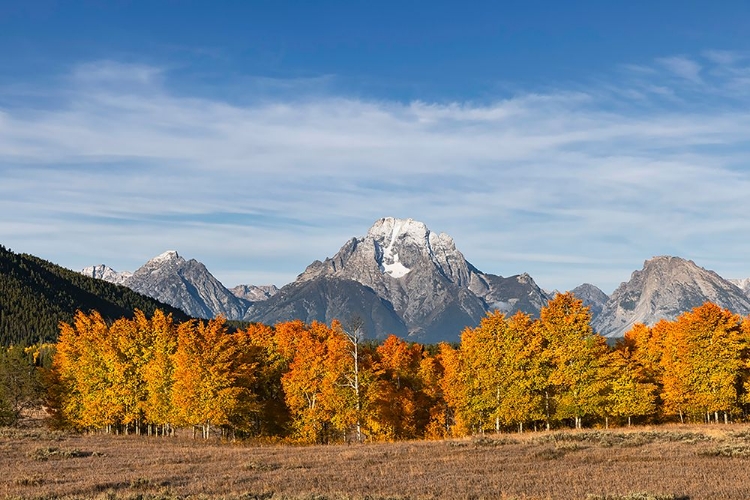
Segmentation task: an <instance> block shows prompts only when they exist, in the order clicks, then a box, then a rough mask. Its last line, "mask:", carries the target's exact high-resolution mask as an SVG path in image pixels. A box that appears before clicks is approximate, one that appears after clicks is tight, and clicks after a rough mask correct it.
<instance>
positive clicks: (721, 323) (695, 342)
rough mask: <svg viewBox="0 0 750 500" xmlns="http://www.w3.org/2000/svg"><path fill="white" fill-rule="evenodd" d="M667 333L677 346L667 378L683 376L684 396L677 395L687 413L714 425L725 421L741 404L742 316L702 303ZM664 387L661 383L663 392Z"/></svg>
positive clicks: (677, 321)
mask: <svg viewBox="0 0 750 500" xmlns="http://www.w3.org/2000/svg"><path fill="white" fill-rule="evenodd" d="M671 331H672V333H673V334H674V335H675V337H676V338H675V344H676V345H675V346H674V347H673V351H672V352H673V353H674V354H675V355H674V356H673V358H672V359H670V362H671V364H670V367H671V369H672V370H671V371H669V370H667V372H668V373H667V375H669V378H671V379H672V378H678V377H679V378H681V381H680V382H679V388H680V389H681V390H683V391H684V392H685V394H684V395H681V396H682V401H683V402H684V404H685V406H686V408H687V410H688V411H690V412H691V413H692V414H695V415H697V414H701V415H702V416H705V418H706V420H709V421H710V420H711V418H712V417H713V418H714V419H715V421H717V422H718V420H719V415H720V414H723V417H724V422H728V419H729V415H730V414H731V413H732V412H733V411H735V410H737V409H738V408H739V406H740V404H741V401H742V393H741V392H740V391H738V388H739V387H741V386H742V383H741V381H742V374H743V368H744V366H743V365H744V362H743V359H742V356H743V351H744V350H745V349H746V345H745V341H744V340H745V339H744V338H743V332H742V328H741V319H740V317H739V316H737V315H735V314H733V313H732V312H730V311H728V310H726V309H722V308H720V307H719V306H717V305H715V304H712V303H706V304H704V305H702V306H700V307H696V308H695V309H693V310H692V311H689V312H686V313H683V314H681V315H680V316H679V317H678V318H677V319H676V320H675V322H674V328H673V329H672V330H671ZM666 388H667V387H666V383H665V392H666ZM668 396H669V394H666V395H665V398H667V397H668Z"/></svg>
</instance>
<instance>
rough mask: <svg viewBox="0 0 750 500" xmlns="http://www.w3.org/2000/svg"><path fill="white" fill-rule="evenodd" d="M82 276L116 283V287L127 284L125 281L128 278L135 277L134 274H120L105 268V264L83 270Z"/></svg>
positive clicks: (107, 267) (124, 272)
mask: <svg viewBox="0 0 750 500" xmlns="http://www.w3.org/2000/svg"><path fill="white" fill-rule="evenodd" d="M81 274H83V275H84V276H89V277H91V278H96V279H100V280H104V281H107V282H109V283H114V284H115V285H122V284H124V283H125V281H127V279H128V278H130V277H131V276H133V273H131V272H128V271H123V272H121V273H118V272H117V271H115V270H114V269H112V268H111V267H109V266H105V265H104V264H99V265H97V266H89V267H85V268H83V269H81Z"/></svg>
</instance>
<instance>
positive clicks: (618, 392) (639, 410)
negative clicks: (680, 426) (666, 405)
mask: <svg viewBox="0 0 750 500" xmlns="http://www.w3.org/2000/svg"><path fill="white" fill-rule="evenodd" d="M644 328H645V327H644ZM608 371H609V384H610V391H609V398H608V404H607V411H608V414H610V415H612V416H614V417H621V418H626V419H627V422H628V427H630V425H631V424H632V418H633V417H641V416H647V415H653V414H655V413H656V395H657V386H656V384H653V383H651V382H649V381H648V379H646V378H645V377H644V375H643V373H644V370H643V368H642V367H641V366H639V363H638V359H637V358H636V357H635V356H633V354H632V350H631V348H630V347H629V346H628V344H627V343H626V342H623V343H621V344H619V345H618V346H617V348H616V349H615V350H613V351H612V352H611V353H610V356H609V363H608Z"/></svg>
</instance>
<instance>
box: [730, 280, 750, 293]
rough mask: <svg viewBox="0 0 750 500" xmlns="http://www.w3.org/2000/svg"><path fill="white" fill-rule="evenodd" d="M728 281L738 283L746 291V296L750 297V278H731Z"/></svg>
mask: <svg viewBox="0 0 750 500" xmlns="http://www.w3.org/2000/svg"><path fill="white" fill-rule="evenodd" d="M727 281H729V282H730V283H732V284H733V285H737V286H738V287H739V288H740V289H741V290H742V291H743V292H745V295H746V296H748V297H750V278H742V279H730V280H727Z"/></svg>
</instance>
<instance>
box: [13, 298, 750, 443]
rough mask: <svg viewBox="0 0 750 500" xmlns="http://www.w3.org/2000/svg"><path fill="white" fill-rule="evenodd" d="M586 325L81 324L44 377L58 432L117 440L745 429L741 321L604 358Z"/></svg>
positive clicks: (669, 326)
mask: <svg viewBox="0 0 750 500" xmlns="http://www.w3.org/2000/svg"><path fill="white" fill-rule="evenodd" d="M590 319H591V317H590V313H589V309H588V308H587V307H584V306H583V304H582V302H581V301H580V300H578V299H576V298H575V297H574V296H573V295H572V294H570V293H566V294H560V295H558V296H556V297H555V298H554V299H553V300H552V301H550V302H549V303H548V304H547V306H545V307H544V308H543V309H542V311H541V314H540V317H539V318H538V319H534V318H532V317H530V316H529V315H527V314H524V313H520V312H519V313H516V314H515V315H513V316H510V317H509V316H506V315H504V314H501V313H499V312H493V313H489V314H488V315H487V316H486V317H485V318H484V319H483V320H482V321H481V323H480V325H479V326H477V327H476V328H467V329H465V330H464V331H463V333H462V334H461V341H460V344H458V345H450V344H446V343H443V344H440V345H437V346H423V345H420V344H416V343H410V342H406V341H404V340H402V339H399V338H397V337H395V336H390V337H388V338H387V339H385V340H384V341H383V342H381V343H378V344H376V343H373V342H367V341H365V340H364V339H363V332H362V330H361V328H360V327H359V325H358V324H357V323H356V322H353V323H352V324H348V325H342V324H341V323H340V322H337V321H334V322H333V323H332V324H331V325H326V324H323V323H316V322H313V323H312V324H304V323H302V322H301V321H290V322H284V323H278V324H277V325H275V326H274V327H270V326H266V325H262V324H251V325H248V326H247V327H246V328H244V329H239V330H235V331H233V332H232V333H230V329H229V328H228V326H227V323H226V322H225V321H224V320H223V319H222V318H218V319H214V320H210V321H197V320H190V321H184V322H181V323H178V322H176V321H174V320H173V318H172V317H171V316H170V315H167V314H164V313H163V312H161V311H159V310H157V311H156V312H155V313H154V314H153V316H151V317H150V318H148V317H147V316H146V315H145V314H143V313H142V312H140V311H138V312H136V314H135V316H134V317H133V318H132V319H128V318H123V319H120V320H117V321H115V322H113V323H112V322H107V321H105V319H104V318H103V317H102V316H101V315H100V314H98V313H97V312H91V313H90V314H84V313H81V312H79V313H77V314H76V316H75V318H74V321H72V322H71V323H62V324H61V327H60V336H59V340H58V343H57V345H56V348H55V352H54V356H53V357H52V358H51V359H52V361H51V364H49V363H48V365H49V368H48V369H45V368H38V371H39V373H42V374H43V377H42V378H41V379H39V380H42V382H43V385H44V387H45V391H46V405H47V406H48V409H49V411H50V412H51V414H52V421H53V423H54V424H55V425H58V426H62V427H69V428H74V429H78V430H86V431H98V432H112V433H114V432H117V433H137V434H141V433H145V434H158V435H170V434H173V433H174V429H176V428H184V427H187V428H192V429H193V433H194V435H195V433H196V432H200V433H201V435H202V436H203V437H208V436H209V435H210V434H211V433H212V432H217V433H221V435H223V436H228V437H230V436H231V437H248V436H266V437H283V438H287V439H291V440H296V441H299V442H308V443H315V442H317V443H327V442H334V441H344V440H351V441H358V440H396V439H415V438H443V437H450V436H461V435H467V434H472V433H484V432H507V431H524V430H528V429H537V430H538V429H550V428H557V427H566V426H567V427H576V428H581V427H583V426H602V427H604V426H609V425H614V424H616V425H630V424H631V423H633V422H637V423H638V422H646V421H648V422H663V421H683V422H684V421H688V420H689V421H693V422H696V421H704V422H705V421H709V422H714V421H715V422H719V421H723V422H728V421H729V420H737V419H745V418H746V416H747V410H748V404H750V401H749V400H748V397H749V396H750V390H749V389H750V350H749V348H750V342H749V341H750V319H748V318H742V317H740V316H738V315H735V314H733V313H731V312H729V311H727V310H723V309H721V308H720V307H718V306H716V305H714V304H711V303H707V304H705V305H703V306H701V307H698V308H696V309H694V310H692V311H690V312H687V313H684V314H682V315H681V316H679V317H678V318H677V319H676V320H674V321H666V320H663V321H660V322H659V323H657V324H656V325H654V326H652V327H647V326H644V325H636V326H635V327H634V328H633V329H632V330H631V331H629V332H628V333H627V334H626V335H625V338H624V339H623V340H622V341H620V342H619V343H618V344H617V345H616V346H614V347H610V346H608V345H607V344H606V342H605V340H604V339H603V338H602V337H600V336H599V335H596V334H595V333H594V332H593V330H592V329H591V326H590ZM13 349H18V348H11V349H9V350H8V351H7V352H11V351H12V350H13ZM13 352H15V351H13ZM19 352H20V351H19ZM23 352H24V353H25V354H24V355H25V356H26V358H24V359H26V360H27V362H30V361H29V360H30V359H31V358H33V357H36V358H38V355H39V353H40V352H47V351H40V350H39V349H36V350H35V349H26V350H23ZM45 356H46V357H49V356H50V354H49V352H47V354H45ZM6 357H7V354H6ZM0 359H4V358H0ZM34 363H36V364H39V362H38V359H35V361H34ZM22 364H23V363H21V365H22ZM2 366H4V364H0V375H1V374H2V373H3V368H2ZM27 366H28V365H27ZM2 394H3V390H2V388H0V398H2ZM0 408H2V404H0Z"/></svg>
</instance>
